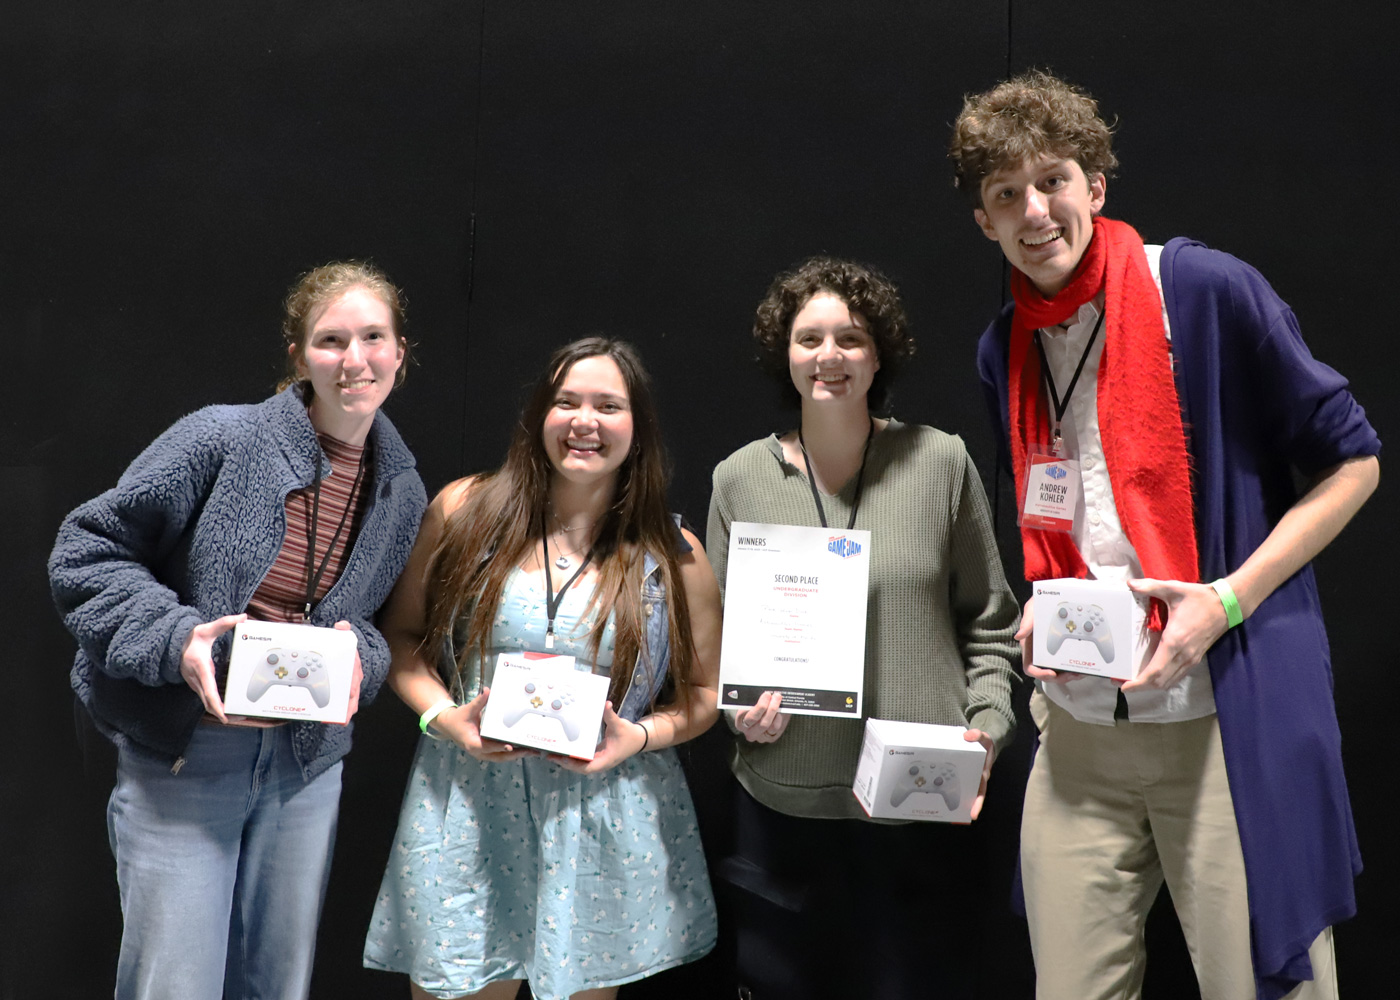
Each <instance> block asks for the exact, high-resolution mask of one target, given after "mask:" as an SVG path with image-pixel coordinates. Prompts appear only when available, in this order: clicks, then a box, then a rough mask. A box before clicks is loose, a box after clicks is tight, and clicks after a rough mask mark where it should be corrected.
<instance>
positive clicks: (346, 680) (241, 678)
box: [224, 620, 359, 725]
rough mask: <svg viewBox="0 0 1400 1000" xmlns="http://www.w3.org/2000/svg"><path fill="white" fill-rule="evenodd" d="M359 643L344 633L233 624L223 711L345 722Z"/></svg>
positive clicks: (281, 624) (279, 624)
mask: <svg viewBox="0 0 1400 1000" xmlns="http://www.w3.org/2000/svg"><path fill="white" fill-rule="evenodd" d="M358 641H359V640H358V638H357V637H356V635H355V633H354V632H351V631H349V630H346V629H336V628H320V627H319V626H316V625H294V624H290V623H286V622H259V621H251V620H250V621H245V622H243V623H242V624H240V625H237V626H235V627H234V630H233V647H232V650H231V651H230V653H229V662H228V680H227V682H226V683H225V684H224V711H225V712H227V713H229V714H230V715H251V716H255V717H257V718H262V719H306V720H309V721H311V722H334V723H339V724H342V725H343V724H344V723H346V722H349V721H350V681H351V679H352V678H353V676H354V673H355V651H356V648H357V643H358Z"/></svg>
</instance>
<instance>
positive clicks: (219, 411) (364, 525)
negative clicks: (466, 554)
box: [49, 388, 427, 781]
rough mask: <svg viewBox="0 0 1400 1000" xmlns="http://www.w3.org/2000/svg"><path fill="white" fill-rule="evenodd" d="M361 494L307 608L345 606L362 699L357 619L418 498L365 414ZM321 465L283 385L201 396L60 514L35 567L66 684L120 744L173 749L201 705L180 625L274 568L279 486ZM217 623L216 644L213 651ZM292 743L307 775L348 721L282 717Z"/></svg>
mask: <svg viewBox="0 0 1400 1000" xmlns="http://www.w3.org/2000/svg"><path fill="white" fill-rule="evenodd" d="M369 442H370V445H371V447H372V449H373V456H374V468H373V478H372V479H371V480H370V482H371V484H372V492H371V493H370V494H369V496H368V507H367V508H366V510H365V512H364V514H363V516H362V517H361V520H360V529H359V532H358V534H357V536H356V538H355V542H354V546H353V549H352V551H351V553H350V556H349V558H348V559H347V560H346V561H345V563H344V566H343V568H342V570H341V573H340V577H339V579H337V580H336V582H335V584H334V585H333V586H332V587H331V588H330V590H329V591H327V593H326V595H325V598H324V599H323V600H322V601H321V602H320V604H318V605H317V607H316V609H315V611H314V612H313V613H312V616H311V624H314V625H324V626H329V625H332V624H334V623H335V622H336V621H338V620H340V619H345V620H347V621H349V622H350V624H351V625H352V626H353V628H354V630H355V633H356V635H357V636H358V638H359V652H360V660H361V664H362V666H363V668H364V684H363V685H362V687H361V689H360V704H361V706H363V705H365V704H368V703H369V701H370V700H372V699H373V698H374V696H375V694H376V693H377V692H378V690H379V687H380V685H381V684H382V683H383V681H384V678H385V676H386V675H387V673H388V670H389V648H388V645H387V644H386V643H385V641H384V637H383V636H381V635H380V634H379V632H378V630H376V629H375V627H374V626H373V624H372V623H371V618H372V617H373V615H374V614H375V612H376V611H378V609H379V606H380V605H381V604H382V603H383V602H384V600H385V598H387V597H388V595H389V591H390V589H391V588H392V587H393V585H394V581H395V580H397V579H398V576H399V573H400V572H401V571H402V570H403V566H404V563H405V562H406V561H407V560H408V553H409V550H410V549H411V548H412V547H413V540H414V537H415V535H416V534H417V531H418V522H419V519H420V518H421V517H422V514H423V509H424V507H425V506H426V503H427V498H426V495H425V493H424V490H423V483H422V480H420V479H419V478H418V473H417V472H416V471H415V469H414V460H413V455H412V453H410V452H409V450H408V448H407V447H406V446H405V445H404V443H403V440H402V439H401V438H400V437H399V435H398V432H397V431H395V430H394V426H393V424H391V423H390V422H389V419H388V417H386V416H384V414H383V413H377V414H375V417H374V424H373V427H372V428H371V430H370V436H369ZM318 461H323V462H324V463H325V464H324V465H323V467H322V468H323V475H328V474H329V472H330V468H329V464H330V463H329V460H327V459H325V457H324V455H323V453H322V451H321V447H320V444H319V443H318V442H317V440H316V433H315V430H314V429H313V428H312V426H311V421H310V420H309V419H308V418H307V414H306V407H305V405H304V403H303V401H302V398H301V394H300V392H299V391H298V390H297V389H296V388H292V389H288V390H286V391H285V392H282V393H279V394H278V395H276V396H273V397H272V398H271V399H268V400H266V401H264V402H262V403H258V404H256V405H243V406H210V407H206V408H205V409H202V410H199V411H197V412H195V413H192V414H190V415H189V416H187V417H185V418H183V419H182V420H180V421H179V422H177V423H176V424H175V425H174V426H173V427H171V428H170V429H169V430H167V431H166V432H165V433H164V434H162V435H161V436H160V437H159V438H157V439H156V440H155V441H154V442H153V443H152V444H151V445H150V447H148V448H147V449H146V450H145V451H143V452H142V453H141V454H140V455H139V456H137V458H136V460H135V461H134V462H132V463H131V466H130V467H129V468H128V469H127V470H126V472H125V473H123V474H122V477H121V479H120V480H119V481H118V482H117V485H116V487H115V488H113V489H110V490H108V491H107V492H105V493H103V494H102V495H101V496H98V497H96V498H95V499H93V500H90V501H88V502H87V503H85V504H83V505H82V506H80V507H78V508H77V509H76V510H74V511H73V512H72V513H71V514H69V515H68V517H67V518H65V519H64V521H63V525H62V527H60V529H59V532H58V541H57V542H56V543H55V545H54V550H53V553H52V555H50V557H49V581H50V584H51V586H52V588H53V596H54V601H55V603H56V604H57V605H58V609H59V611H60V612H61V613H62V614H63V620H64V624H65V625H67V626H68V630H69V631H70V632H72V633H73V636H74V638H76V639H77V640H78V655H77V659H76V660H75V662H74V664H73V671H72V684H73V689H74V690H75V691H76V692H77V694H78V697H79V698H80V699H81V700H82V702H83V704H84V705H85V706H86V707H87V709H88V711H89V712H90V713H91V715H92V717H93V720H94V721H95V722H96V724H97V726H98V728H99V729H101V730H102V731H103V732H104V733H106V734H107V735H108V736H109V737H110V738H111V739H112V740H113V741H114V742H116V743H118V744H127V743H130V744H134V745H135V746H136V747H137V748H139V749H140V750H142V751H144V752H145V753H147V754H154V755H156V756H159V757H161V758H164V759H166V760H170V761H174V760H176V759H177V758H178V757H179V756H180V755H181V754H182V753H183V752H184V749H185V747H186V746H188V745H189V741H190V738H191V736H192V735H193V734H194V729H195V726H196V725H198V724H199V719H200V716H201V715H202V714H203V707H202V705H201V703H200V700H199V697H198V696H197V695H196V694H195V693H194V691H193V690H191V689H190V687H189V686H188V685H187V684H186V683H185V681H184V680H183V678H182V677H181V676H180V655H181V650H182V647H183V645H184V640H185V637H186V636H187V635H188V634H189V631H190V629H192V628H193V627H194V626H195V625H198V624H200V623H201V622H207V621H212V620H214V619H215V618H220V617H222V616H224V615H231V614H238V613H240V612H242V611H244V610H245V609H246V608H247V607H248V601H249V599H251V598H252V596H253V593H254V591H256V590H257V588H258V586H259V585H260V584H261V583H262V581H263V578H264V577H265V576H266V575H267V573H268V570H270V569H271V568H272V564H273V561H274V560H275V559H276V558H277V553H278V552H279V551H280V550H281V548H282V541H283V539H284V537H285V535H286V531H287V522H286V507H285V504H286V498H287V494H288V493H290V492H291V491H292V490H295V489H300V488H302V487H305V486H309V485H310V484H311V481H312V477H313V473H314V471H315V467H316V462H318ZM228 640H229V636H228V635H227V634H225V635H224V636H222V637H221V639H220V641H219V642H218V643H217V644H216V645H215V649H214V654H215V663H216V665H218V666H219V667H224V666H226V664H227V655H228ZM292 725H293V726H295V731H294V733H293V745H294V747H295V750H296V755H297V760H298V763H299V764H300V765H301V769H302V774H303V775H304V776H305V778H306V780H308V781H309V780H310V779H311V778H313V777H315V776H316V775H317V774H319V773H321V772H322V771H324V770H325V769H326V768H328V767H330V766H331V765H332V764H334V763H335V762H336V761H337V760H339V759H340V758H341V757H343V756H344V755H345V754H346V753H347V752H348V751H349V749H350V736H351V728H352V726H327V725H324V724H321V723H315V722H296V723H292Z"/></svg>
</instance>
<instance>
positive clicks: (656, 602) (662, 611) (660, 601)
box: [617, 552, 671, 722]
mask: <svg viewBox="0 0 1400 1000" xmlns="http://www.w3.org/2000/svg"><path fill="white" fill-rule="evenodd" d="M642 615H643V617H644V618H645V619H646V621H645V624H644V628H643V631H642V635H643V646H642V648H641V650H639V651H638V653H637V665H636V666H635V667H633V668H632V676H631V678H629V679H628V681H627V693H626V694H624V695H623V696H622V707H621V708H619V709H618V710H617V714H618V715H620V716H622V717H623V718H624V719H626V720H627V721H628V722H636V721H637V720H638V719H640V718H641V717H642V716H644V715H646V714H647V713H648V711H649V710H650V708H651V704H652V702H653V701H655V700H656V696H657V695H658V694H660V693H661V686H662V685H663V684H664V683H665V682H666V669H667V667H669V666H670V663H671V627H670V620H671V619H670V611H669V609H668V608H667V606H666V584H665V583H664V582H662V579H661V564H660V563H659V562H658V561H657V559H656V557H655V556H653V555H652V554H651V553H650V552H648V553H646V556H645V558H644V560H643V562H642Z"/></svg>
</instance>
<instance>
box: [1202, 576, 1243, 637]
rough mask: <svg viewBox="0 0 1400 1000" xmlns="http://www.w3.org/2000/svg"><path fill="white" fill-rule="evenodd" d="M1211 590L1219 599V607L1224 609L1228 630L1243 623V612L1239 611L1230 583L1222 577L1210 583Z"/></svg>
mask: <svg viewBox="0 0 1400 1000" xmlns="http://www.w3.org/2000/svg"><path fill="white" fill-rule="evenodd" d="M1210 586H1211V589H1212V590H1214V591H1215V595H1216V596H1217V597H1219V598H1220V606H1221V607H1223V608H1224V609H1225V621H1226V622H1227V623H1228V624H1229V626H1230V628H1234V627H1235V626H1236V625H1238V624H1240V622H1242V621H1244V612H1243V611H1241V610H1240V601H1239V598H1237V597H1236V596H1235V588H1234V587H1231V586H1230V582H1229V581H1228V580H1226V579H1225V578H1224V577H1223V576H1222V577H1221V578H1220V579H1219V580H1215V581H1213V582H1212V583H1211V585H1210Z"/></svg>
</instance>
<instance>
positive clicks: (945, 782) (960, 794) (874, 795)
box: [853, 719, 987, 823]
mask: <svg viewBox="0 0 1400 1000" xmlns="http://www.w3.org/2000/svg"><path fill="white" fill-rule="evenodd" d="M965 732H967V729H966V727H964V726H932V725H925V724H923V723H919V722H894V721H891V720H888V719H867V720H866V722H865V742H864V744H863V745H862V746H861V749H860V763H859V764H858V765H857V767H856V781H855V785H854V786H853V790H854V791H855V794H856V801H858V802H859V803H860V805H861V808H862V809H864V810H865V811H866V813H868V814H869V815H870V816H872V817H873V818H875V819H919V820H934V821H936V822H941V823H970V822H972V800H973V799H975V798H976V797H977V788H978V786H979V785H980V784H981V782H982V765H983V763H984V762H985V761H986V759H987V751H986V749H985V748H984V747H983V746H982V744H981V743H973V742H970V741H968V740H966V739H964V738H963V733H965Z"/></svg>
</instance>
